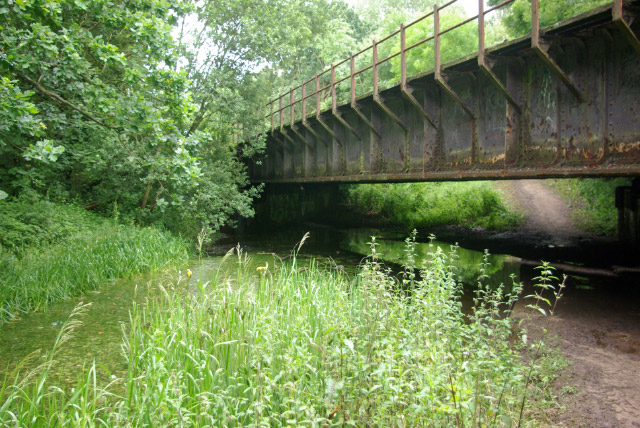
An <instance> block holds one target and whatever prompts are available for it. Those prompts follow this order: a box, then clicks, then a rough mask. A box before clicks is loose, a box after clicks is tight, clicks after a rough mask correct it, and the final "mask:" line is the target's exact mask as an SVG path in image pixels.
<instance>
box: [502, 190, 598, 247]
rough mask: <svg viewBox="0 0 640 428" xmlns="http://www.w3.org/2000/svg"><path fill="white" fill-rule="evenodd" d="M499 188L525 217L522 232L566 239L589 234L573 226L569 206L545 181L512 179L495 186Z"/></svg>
mask: <svg viewBox="0 0 640 428" xmlns="http://www.w3.org/2000/svg"><path fill="white" fill-rule="evenodd" d="M496 186H497V187H498V189H500V190H501V191H502V192H503V194H504V195H505V197H506V200H507V203H508V204H509V205H510V206H511V208H512V209H514V210H516V211H518V212H520V213H522V214H523V215H524V216H525V219H526V220H525V224H524V225H523V227H522V231H523V232H530V233H534V234H545V235H549V236H556V237H559V238H565V239H570V238H578V237H583V236H587V235H589V234H588V233H587V232H585V231H583V230H580V229H577V228H576V227H575V226H574V225H573V223H572V221H571V212H570V207H569V205H568V204H567V202H566V201H564V200H563V199H562V198H561V197H560V196H558V195H557V194H556V193H555V192H554V191H553V190H551V189H549V188H548V187H547V186H546V185H545V184H544V182H543V180H511V181H504V182H499V183H496Z"/></svg>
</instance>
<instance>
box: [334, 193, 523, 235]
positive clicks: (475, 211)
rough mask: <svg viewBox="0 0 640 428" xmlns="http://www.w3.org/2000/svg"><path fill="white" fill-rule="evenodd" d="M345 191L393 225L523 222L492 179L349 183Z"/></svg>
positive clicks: (506, 225) (357, 206)
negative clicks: (488, 180)
mask: <svg viewBox="0 0 640 428" xmlns="http://www.w3.org/2000/svg"><path fill="white" fill-rule="evenodd" d="M344 191H345V194H346V199H347V202H348V203H349V204H350V205H351V207H352V208H353V209H354V210H356V211H357V212H360V213H367V214H370V215H375V216H379V217H380V219H381V220H382V221H383V222H384V223H387V224H391V225H397V226H403V227H409V228H428V227H431V226H439V225H447V224H454V225H460V226H465V227H474V226H481V227H484V228H487V229H510V228H514V227H516V226H517V225H518V224H519V222H520V217H519V216H518V215H517V214H515V213H513V212H511V211H510V210H509V209H508V208H507V207H506V206H505V204H504V203H503V202H502V198H501V195H500V194H499V193H498V192H497V191H496V190H495V189H494V188H493V186H492V185H491V183H490V182H482V181H477V182H465V183H447V182H443V183H406V184H359V185H353V186H345V188H344Z"/></svg>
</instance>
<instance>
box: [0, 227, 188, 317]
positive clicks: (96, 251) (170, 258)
mask: <svg viewBox="0 0 640 428" xmlns="http://www.w3.org/2000/svg"><path fill="white" fill-rule="evenodd" d="M187 248H188V245H187V243H186V242H185V241H183V240H182V239H179V238H176V237H173V236H171V235H170V234H169V233H166V232H162V231H160V230H158V229H153V228H140V227H135V226H124V225H114V224H112V223H110V222H104V223H103V224H102V225H100V226H99V227H97V228H95V229H94V230H86V231H84V232H83V233H80V234H77V235H75V236H74V238H73V239H68V240H67V241H66V242H65V243H64V244H61V245H54V246H50V247H37V248H33V249H32V250H31V251H25V252H23V253H22V255H21V256H15V255H13V254H9V253H0V267H1V269H0V283H2V287H1V288H0V323H2V322H4V321H6V320H7V319H10V318H11V317H14V316H16V314H18V313H21V312H29V311H33V310H37V309H41V308H44V307H46V306H47V304H48V303H50V302H53V301H56V300H61V299H65V298H68V297H71V296H74V295H77V294H79V293H82V292H83V291H86V290H90V289H94V288H96V287H97V286H98V285H100V284H103V283H104V282H106V281H110V280H114V279H117V278H123V277H130V276H132V275H134V274H137V273H140V272H146V271H151V270H158V269H161V268H163V267H165V266H166V265H168V264H174V263H184V262H186V261H187V259H188V251H187Z"/></svg>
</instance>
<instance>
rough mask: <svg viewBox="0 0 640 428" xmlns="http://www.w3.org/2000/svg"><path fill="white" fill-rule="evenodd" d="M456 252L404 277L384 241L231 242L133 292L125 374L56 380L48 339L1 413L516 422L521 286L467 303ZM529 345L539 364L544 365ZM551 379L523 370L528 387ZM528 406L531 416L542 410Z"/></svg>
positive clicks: (520, 391) (73, 422)
mask: <svg viewBox="0 0 640 428" xmlns="http://www.w3.org/2000/svg"><path fill="white" fill-rule="evenodd" d="M411 248H412V247H411V242H409V244H408V248H407V249H408V251H409V254H412V251H411ZM451 257H454V258H455V255H453V256H448V255H445V254H444V253H443V252H441V251H440V250H439V249H434V251H433V253H432V254H431V255H430V256H429V260H428V261H427V262H426V263H425V265H424V266H425V268H424V269H423V271H422V275H421V277H422V278H423V279H422V280H420V281H414V280H413V279H412V269H413V268H412V267H411V265H413V264H415V262H417V261H414V263H411V264H410V265H409V267H407V276H406V282H405V283H404V284H399V283H398V282H396V281H395V280H394V279H393V278H392V277H390V276H389V275H387V274H386V273H385V272H384V270H383V269H382V268H381V266H380V265H379V264H378V261H377V259H376V257H375V248H374V256H373V257H372V258H371V261H370V262H369V263H367V264H366V265H365V266H364V267H363V269H362V270H361V271H360V273H359V274H358V275H357V276H356V277H354V278H349V277H348V276H347V275H346V274H343V273H340V272H335V271H330V270H324V269H322V268H319V267H318V266H317V265H316V264H315V262H313V261H311V262H310V263H309V264H308V265H305V266H299V265H297V263H296V262H295V260H294V261H293V264H291V265H281V266H279V267H278V269H274V266H272V265H269V266H264V268H263V269H259V273H258V274H257V275H256V273H255V272H254V273H253V274H254V275H249V272H246V270H244V269H243V266H245V265H244V264H243V263H242V257H241V256H238V257H237V258H236V257H235V256H233V257H232V258H231V259H228V260H227V261H226V263H235V262H236V261H238V262H239V264H238V265H239V268H238V270H237V273H234V274H233V275H232V276H231V277H229V278H218V279H217V280H214V281H212V282H211V283H208V284H198V285H199V286H198V287H195V290H191V291H188V290H187V289H186V288H185V286H184V284H174V286H172V287H169V286H167V287H166V292H165V293H164V295H163V297H161V298H160V299H154V300H150V301H148V303H147V305H145V306H142V307H135V308H134V310H133V313H132V317H131V326H130V328H129V329H128V333H127V336H126V338H125V352H126V355H127V357H128V359H129V365H128V373H127V375H126V376H125V377H123V378H121V379H114V380H113V381H112V383H111V384H109V385H101V384H99V383H98V382H97V381H96V377H95V375H94V374H95V368H94V367H93V366H92V367H90V368H89V370H88V371H87V372H86V373H85V375H84V376H82V377H80V378H79V380H78V383H77V385H76V387H75V388H74V389H73V390H71V391H69V390H63V389H60V388H51V387H49V388H47V387H45V385H47V384H48V383H49V382H51V381H52V380H51V379H50V378H51V377H53V371H54V368H55V354H50V358H49V359H48V360H47V361H48V362H47V363H45V364H44V365H43V366H42V367H41V369H40V370H39V371H38V372H36V373H34V374H32V375H31V378H30V379H27V380H26V381H19V380H14V379H9V380H8V381H5V384H4V387H3V389H2V390H1V391H0V403H3V404H2V405H1V406H0V423H9V422H11V423H15V424H16V425H17V426H22V425H29V426H33V427H38V426H93V425H98V424H101V425H104V426H220V427H222V426H224V427H236V426H273V427H286V426H309V427H311V426H380V427H382V426H436V427H444V426H447V427H449V426H456V427H462V426H491V427H499V426H516V424H517V421H518V420H519V419H520V416H519V414H520V406H521V403H522V400H523V396H524V395H525V391H526V390H527V386H526V385H527V378H529V375H530V371H529V370H530V368H529V367H527V365H526V363H524V362H523V360H522V359H521V352H522V351H523V349H524V348H525V345H524V342H525V341H526V336H524V335H523V334H522V333H520V332H519V331H518V329H517V323H516V322H515V321H514V320H513V319H512V318H511V317H510V311H509V309H510V308H511V307H512V304H513V303H514V301H515V299H516V298H517V294H518V292H519V286H517V285H516V286H515V287H514V289H513V292H512V293H509V292H507V291H506V289H505V288H504V287H495V286H494V287H489V286H486V285H480V286H479V291H478V292H477V295H476V300H475V307H474V310H473V311H471V314H470V315H465V314H464V313H463V311H462V304H461V300H460V297H461V292H462V290H461V286H460V285H459V283H458V282H457V281H456V274H455V269H454V268H453V267H452V266H453V265H452V258H451ZM407 288H408V289H409V290H411V292H409V293H406V292H404V291H402V290H405V289H407ZM509 288H511V287H509ZM73 322H75V321H72V323H73ZM72 328H73V324H71V325H68V326H65V327H64V328H63V331H62V332H61V341H62V342H63V343H62V344H61V345H59V347H62V346H64V341H65V340H68V337H69V334H70V333H71V330H72ZM530 361H532V362H533V364H534V365H535V366H534V367H533V376H532V377H531V379H534V380H546V381H549V379H550V376H549V374H548V373H540V370H541V367H542V364H541V363H540V361H539V360H536V359H535V358H533V359H530ZM544 386H545V384H542V383H534V384H533V386H532V385H529V390H530V391H529V399H530V400H531V399H535V397H534V396H535V395H536V394H537V393H539V392H540V391H542V390H543V389H544ZM532 395H533V396H532ZM524 415H525V416H524V417H525V420H524V423H523V425H522V426H528V425H529V423H533V421H532V419H531V418H533V417H534V416H533V415H534V412H530V411H525V413H524Z"/></svg>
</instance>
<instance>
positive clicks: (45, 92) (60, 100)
mask: <svg viewBox="0 0 640 428" xmlns="http://www.w3.org/2000/svg"><path fill="white" fill-rule="evenodd" d="M12 71H13V73H15V75H16V76H17V77H18V79H20V80H22V81H23V82H25V83H26V84H28V85H31V86H33V87H34V88H35V89H37V90H38V92H40V93H41V94H42V95H44V96H45V97H46V98H49V99H50V100H52V101H55V102H57V103H58V104H62V105H63V106H65V107H68V108H70V109H72V110H75V111H77V112H78V113H80V114H81V115H83V116H84V117H86V118H87V119H89V120H91V121H92V122H95V123H97V124H98V125H100V126H102V127H104V128H109V129H116V127H115V126H111V125H107V124H106V123H104V122H103V121H101V120H100V119H98V118H96V117H95V116H93V115H92V114H91V113H88V112H86V111H84V110H83V109H81V108H80V107H78V106H76V105H75V104H72V103H70V102H69V101H67V100H65V99H64V98H62V97H61V96H60V95H58V94H56V93H55V92H52V91H50V90H48V89H47V88H45V87H44V86H42V85H41V84H40V83H39V82H37V81H35V80H33V79H31V78H30V77H28V76H26V75H25V74H23V73H21V72H19V71H17V70H12Z"/></svg>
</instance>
